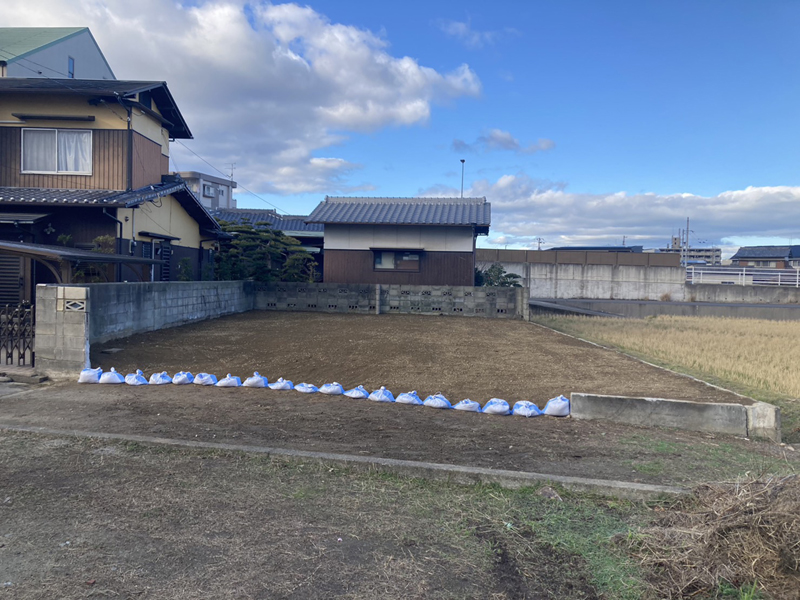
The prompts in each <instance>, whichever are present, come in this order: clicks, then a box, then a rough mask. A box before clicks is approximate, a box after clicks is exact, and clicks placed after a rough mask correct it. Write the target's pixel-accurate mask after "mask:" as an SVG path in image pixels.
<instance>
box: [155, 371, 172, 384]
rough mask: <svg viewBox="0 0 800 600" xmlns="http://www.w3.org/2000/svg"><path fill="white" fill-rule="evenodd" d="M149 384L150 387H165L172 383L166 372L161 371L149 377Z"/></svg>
mask: <svg viewBox="0 0 800 600" xmlns="http://www.w3.org/2000/svg"><path fill="white" fill-rule="evenodd" d="M150 383H151V384H152V385H165V384H167V383H172V377H170V376H169V375H167V372H166V371H161V373H153V374H152V375H150Z"/></svg>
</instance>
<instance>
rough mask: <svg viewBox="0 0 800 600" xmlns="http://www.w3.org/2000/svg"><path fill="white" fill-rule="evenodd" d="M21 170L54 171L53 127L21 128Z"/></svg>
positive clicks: (54, 145)
mask: <svg viewBox="0 0 800 600" xmlns="http://www.w3.org/2000/svg"><path fill="white" fill-rule="evenodd" d="M22 170H23V171H44V172H47V173H54V172H55V170H56V130H55V129H23V130H22Z"/></svg>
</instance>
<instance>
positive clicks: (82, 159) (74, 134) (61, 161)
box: [58, 129, 92, 173]
mask: <svg viewBox="0 0 800 600" xmlns="http://www.w3.org/2000/svg"><path fill="white" fill-rule="evenodd" d="M58 172H59V173H64V172H66V173H91V172H92V132H91V131H70V130H69V129H59V130H58Z"/></svg>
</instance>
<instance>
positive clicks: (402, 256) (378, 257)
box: [373, 250, 421, 272]
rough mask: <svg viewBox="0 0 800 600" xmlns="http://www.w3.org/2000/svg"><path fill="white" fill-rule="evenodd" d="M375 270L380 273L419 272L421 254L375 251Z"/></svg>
mask: <svg viewBox="0 0 800 600" xmlns="http://www.w3.org/2000/svg"><path fill="white" fill-rule="evenodd" d="M373 252H374V255H375V269H376V270H380V271H415V272H419V262H420V254H421V252H419V251H417V252H414V251H410V252H406V251H396V250H389V251H385V250H374V251H373Z"/></svg>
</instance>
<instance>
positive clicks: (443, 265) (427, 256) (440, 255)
mask: <svg viewBox="0 0 800 600" xmlns="http://www.w3.org/2000/svg"><path fill="white" fill-rule="evenodd" d="M323 281H324V282H325V283H380V284H387V285H388V284H396V285H474V283H475V270H474V263H473V254H472V253H471V252H423V253H422V256H421V257H420V265H419V272H418V273H408V272H403V271H376V270H375V269H374V258H373V254H372V251H371V250H325V269H324V271H323Z"/></svg>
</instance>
